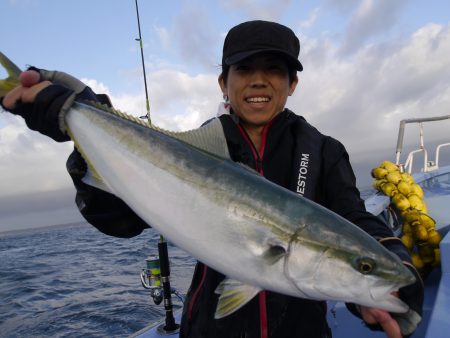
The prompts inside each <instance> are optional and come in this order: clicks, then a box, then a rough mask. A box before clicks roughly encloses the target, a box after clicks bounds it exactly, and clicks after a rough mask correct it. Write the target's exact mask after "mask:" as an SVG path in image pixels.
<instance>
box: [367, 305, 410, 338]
mask: <svg viewBox="0 0 450 338" xmlns="http://www.w3.org/2000/svg"><path fill="white" fill-rule="evenodd" d="M359 310H360V311H361V316H362V318H363V320H364V321H365V322H366V323H367V324H369V325H377V324H378V325H380V326H381V327H382V328H383V330H384V332H385V333H386V336H387V337H388V338H402V337H403V336H402V334H401V330H400V326H399V325H398V323H397V321H396V320H395V319H394V318H393V317H392V316H391V314H390V313H389V312H387V311H385V310H381V309H374V308H369V307H365V306H361V307H360V308H359Z"/></svg>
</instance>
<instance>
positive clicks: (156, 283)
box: [141, 256, 164, 305]
mask: <svg viewBox="0 0 450 338" xmlns="http://www.w3.org/2000/svg"><path fill="white" fill-rule="evenodd" d="M145 263H146V264H145V265H146V267H145V268H143V269H142V271H141V283H142V286H143V287H144V288H145V289H147V290H150V296H151V297H152V298H153V302H154V303H155V304H156V305H159V304H161V302H162V300H163V296H164V294H163V289H162V287H161V268H160V265H159V258H158V257H157V256H149V257H148V258H147V259H146V260H145Z"/></svg>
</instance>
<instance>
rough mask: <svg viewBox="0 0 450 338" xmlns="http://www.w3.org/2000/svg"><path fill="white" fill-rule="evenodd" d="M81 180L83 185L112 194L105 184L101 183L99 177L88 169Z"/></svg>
mask: <svg viewBox="0 0 450 338" xmlns="http://www.w3.org/2000/svg"><path fill="white" fill-rule="evenodd" d="M81 180H82V181H83V183H86V184H88V185H91V186H93V187H95V188H98V189H101V190H103V191H106V192H109V193H111V194H113V192H112V191H111V189H109V188H108V186H107V185H106V184H105V182H103V180H102V179H101V178H100V176H98V175H97V174H96V173H95V172H93V171H91V170H89V168H88V170H87V172H86V175H84V176H83V178H82V179H81Z"/></svg>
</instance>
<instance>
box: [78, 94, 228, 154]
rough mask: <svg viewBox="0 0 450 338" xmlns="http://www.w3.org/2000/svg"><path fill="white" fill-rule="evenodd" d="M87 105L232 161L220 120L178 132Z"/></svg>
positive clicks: (117, 112) (213, 120)
mask: <svg viewBox="0 0 450 338" xmlns="http://www.w3.org/2000/svg"><path fill="white" fill-rule="evenodd" d="M85 103H86V104H89V105H91V106H94V107H95V108H97V109H100V110H103V111H107V112H110V113H112V114H114V115H116V116H119V117H121V118H124V119H127V120H129V121H133V122H135V123H138V124H140V125H142V126H144V127H147V128H150V129H153V130H156V131H158V132H160V133H163V134H166V135H168V136H171V137H173V138H176V139H178V140H180V141H183V142H185V143H187V144H190V145H192V146H194V147H196V148H198V149H201V150H203V151H206V152H208V153H210V154H214V155H216V156H218V157H221V158H224V159H230V153H229V152H228V146H227V141H226V139H225V134H224V132H223V127H222V123H221V122H220V120H219V119H218V118H213V119H211V120H210V121H209V122H208V123H207V124H205V125H203V126H201V127H200V128H197V129H192V130H189V131H182V132H176V131H169V130H166V129H162V128H159V127H156V126H154V125H152V124H149V123H148V122H146V121H144V120H142V119H139V118H137V117H135V116H132V115H129V114H127V113H123V112H121V111H119V110H117V109H114V108H111V107H108V106H106V105H104V104H101V103H97V102H91V101H89V102H85Z"/></svg>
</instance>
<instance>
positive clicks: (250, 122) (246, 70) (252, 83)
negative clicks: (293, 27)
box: [219, 54, 298, 127]
mask: <svg viewBox="0 0 450 338" xmlns="http://www.w3.org/2000/svg"><path fill="white" fill-rule="evenodd" d="M297 83H298V78H297V77H295V78H294V79H292V81H290V79H289V73H288V65H287V63H286V61H285V60H284V59H283V58H281V57H279V56H277V55H276V54H256V55H254V56H251V57H249V58H247V59H244V60H243V61H241V62H239V63H237V64H235V65H232V66H230V71H229V73H228V77H227V79H224V78H223V77H222V76H220V77H219V84H220V87H221V89H222V92H223V94H224V95H227V96H228V98H229V100H230V101H229V103H230V105H231V108H232V109H233V111H234V113H235V114H236V115H237V116H239V117H240V118H241V119H242V122H243V123H244V125H247V126H253V127H259V126H264V125H265V124H267V123H268V122H269V121H270V120H272V119H273V118H274V117H275V116H276V115H277V114H278V113H279V112H281V111H282V110H283V109H284V106H285V104H286V101H287V98H288V96H289V95H291V94H292V93H293V92H294V90H295V87H296V86H297Z"/></svg>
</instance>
